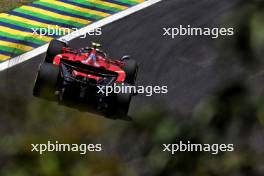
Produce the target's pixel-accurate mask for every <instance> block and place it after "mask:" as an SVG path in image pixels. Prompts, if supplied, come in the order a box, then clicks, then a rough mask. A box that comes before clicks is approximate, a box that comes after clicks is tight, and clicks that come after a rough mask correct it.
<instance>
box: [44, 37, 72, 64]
mask: <svg viewBox="0 0 264 176" xmlns="http://www.w3.org/2000/svg"><path fill="white" fill-rule="evenodd" d="M63 47H68V44H67V43H65V42H62V41H59V40H56V39H53V40H51V42H50V44H49V47H48V50H47V54H46V58H45V62H47V63H53V60H54V57H55V56H57V55H58V54H61V53H62V48H63Z"/></svg>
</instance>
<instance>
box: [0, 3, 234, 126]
mask: <svg viewBox="0 0 264 176" xmlns="http://www.w3.org/2000/svg"><path fill="white" fill-rule="evenodd" d="M235 6H236V2H235V1H233V2H231V1H227V0H222V1H218V0H211V1H208V0H200V1H197V0H185V1H177V0H167V1H163V2H160V3H158V4H155V5H153V6H151V7H149V8H147V9H144V10H142V11H140V12H137V13H135V14H133V15H130V16H129V17H126V18H124V19H122V20H119V21H117V22H114V23H112V24H109V25H107V26H105V27H103V28H102V29H103V35H102V36H100V37H89V38H86V39H75V40H73V41H71V42H70V45H71V46H73V47H74V48H79V47H84V46H87V45H90V41H97V42H100V43H101V44H102V45H103V50H105V51H106V52H107V53H108V54H109V55H110V56H112V57H114V58H119V57H121V56H122V55H126V54H129V55H131V56H132V57H133V58H134V59H135V60H137V61H138V63H139V67H140V71H139V76H138V85H146V86H147V85H167V86H168V88H169V93H168V94H166V95H153V96H151V97H146V96H143V95H139V96H137V97H135V98H134V99H133V101H132V104H131V108H130V115H132V116H133V114H135V113H136V112H137V111H138V110H139V109H141V110H142V108H144V106H145V105H149V104H157V105H160V106H162V107H164V108H166V109H169V110H171V111H179V112H180V113H183V114H190V113H192V112H193V109H194V107H195V106H196V105H197V104H198V103H199V102H200V101H201V100H202V99H203V98H206V97H208V96H209V95H211V94H212V93H213V92H214V91H216V90H217V88H218V87H219V86H221V84H222V83H223V82H224V81H226V77H227V75H228V73H226V72H225V71H223V69H222V68H220V67H219V66H218V65H217V62H216V60H217V58H218V56H219V52H220V51H219V50H218V44H217V43H218V40H216V39H209V38H208V37H187V36H186V37H179V38H175V39H174V40H173V39H169V38H166V37H164V36H163V29H162V28H163V27H174V26H178V25H180V24H182V25H187V24H191V25H192V26H195V27H215V26H219V21H220V20H221V19H222V18H223V17H224V16H226V15H227V14H229V13H230V12H232V11H233V9H234V7H235ZM42 59H43V55H40V56H37V57H35V58H32V59H31V60H29V61H27V62H25V63H22V64H20V65H17V66H15V67H12V68H10V69H9V70H6V71H3V72H0V81H1V84H0V96H1V99H2V100H4V101H1V107H0V110H1V115H0V116H1V118H0V124H8V121H9V120H10V119H12V118H13V117H14V116H19V118H21V119H24V118H27V117H26V116H27V113H25V112H24V111H26V110H25V109H24V108H27V105H28V104H38V103H40V102H41V101H42V100H39V99H37V98H35V97H33V96H32V88H33V82H34V78H35V75H36V71H37V69H38V65H39V63H40V62H41V60H42ZM58 108H60V110H61V111H64V107H59V106H58ZM54 118H55V117H54ZM8 119H9V120H8ZM6 128H8V126H7V127H6Z"/></svg>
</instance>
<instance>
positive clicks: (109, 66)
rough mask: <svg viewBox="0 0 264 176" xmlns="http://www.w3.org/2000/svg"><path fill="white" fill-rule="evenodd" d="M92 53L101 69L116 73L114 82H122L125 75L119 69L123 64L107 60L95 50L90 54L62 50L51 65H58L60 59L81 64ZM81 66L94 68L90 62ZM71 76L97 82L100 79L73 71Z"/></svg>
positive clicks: (66, 49)
mask: <svg viewBox="0 0 264 176" xmlns="http://www.w3.org/2000/svg"><path fill="white" fill-rule="evenodd" d="M92 52H93V53H95V55H96V62H97V63H98V64H99V66H100V67H103V68H104V69H106V70H109V71H113V72H116V73H118V77H117V79H116V82H124V80H125V77H126V73H125V71H124V70H123V69H122V68H121V67H122V66H123V65H124V63H123V62H122V61H120V60H113V59H109V58H104V57H103V56H102V55H101V54H97V53H96V50H95V49H93V50H92V51H91V52H88V53H85V52H78V51H75V50H72V49H70V48H63V49H62V54H59V55H57V56H56V57H55V58H54V60H53V64H55V65H59V64H60V60H61V59H65V60H70V61H76V62H82V61H84V60H85V59H87V58H88V57H89V55H90V54H91V53H92ZM82 63H83V62H82ZM83 64H87V65H90V66H94V65H93V62H92V61H90V62H88V63H83ZM72 76H73V77H76V76H82V77H87V78H92V79H95V80H97V81H98V80H99V79H100V77H98V76H95V75H89V74H85V73H82V72H78V71H73V72H72Z"/></svg>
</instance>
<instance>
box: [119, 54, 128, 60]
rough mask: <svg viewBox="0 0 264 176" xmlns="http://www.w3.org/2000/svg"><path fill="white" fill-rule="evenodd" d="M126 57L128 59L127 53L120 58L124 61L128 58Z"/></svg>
mask: <svg viewBox="0 0 264 176" xmlns="http://www.w3.org/2000/svg"><path fill="white" fill-rule="evenodd" d="M128 59H130V56H129V55H125V56H123V57H122V58H121V59H120V60H121V61H124V60H128Z"/></svg>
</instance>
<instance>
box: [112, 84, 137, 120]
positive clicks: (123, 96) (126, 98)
mask: <svg viewBox="0 0 264 176" xmlns="http://www.w3.org/2000/svg"><path fill="white" fill-rule="evenodd" d="M117 86H121V84H120V85H117ZM124 86H131V85H130V84H124ZM131 98H132V93H130V92H128V93H122V92H121V93H118V94H115V95H113V98H112V100H111V102H109V107H108V112H107V116H109V117H112V118H119V119H126V118H127V117H128V110H129V106H130V102H131Z"/></svg>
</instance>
